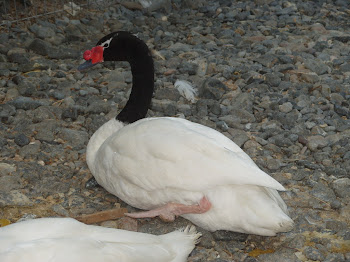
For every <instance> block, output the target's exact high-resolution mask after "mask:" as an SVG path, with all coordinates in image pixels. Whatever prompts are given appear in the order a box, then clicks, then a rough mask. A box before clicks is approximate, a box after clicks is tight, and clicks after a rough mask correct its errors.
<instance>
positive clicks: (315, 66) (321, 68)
mask: <svg viewBox="0 0 350 262" xmlns="http://www.w3.org/2000/svg"><path fill="white" fill-rule="evenodd" d="M304 64H305V67H306V68H308V69H310V70H311V71H313V72H315V73H316V74H317V75H323V74H325V73H327V72H328V70H329V68H328V66H327V65H326V64H324V63H323V62H322V61H321V60H318V59H316V60H313V59H308V60H306V61H305V63H304Z"/></svg>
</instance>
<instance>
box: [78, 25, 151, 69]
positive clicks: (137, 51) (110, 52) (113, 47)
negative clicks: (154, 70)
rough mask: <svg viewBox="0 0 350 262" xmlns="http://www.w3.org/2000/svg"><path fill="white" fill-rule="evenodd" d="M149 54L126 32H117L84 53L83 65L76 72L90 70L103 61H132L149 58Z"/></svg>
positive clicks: (146, 48) (146, 49)
mask: <svg viewBox="0 0 350 262" xmlns="http://www.w3.org/2000/svg"><path fill="white" fill-rule="evenodd" d="M150 56H151V53H150V51H149V49H148V47H147V45H146V44H145V42H143V41H142V40H141V39H139V38H137V37H136V36H135V35H133V34H131V33H129V32H126V31H117V32H114V33H110V34H108V35H106V36H104V37H102V38H101V39H100V40H99V41H98V42H97V44H96V46H95V47H93V48H92V49H91V50H86V51H85V52H84V59H85V60H86V62H85V63H83V64H81V65H80V66H79V67H78V70H84V69H87V68H90V67H92V66H94V65H96V64H98V63H101V62H103V61H128V62H130V64H132V63H133V62H134V61H135V62H136V61H137V60H143V59H144V58H145V57H150Z"/></svg>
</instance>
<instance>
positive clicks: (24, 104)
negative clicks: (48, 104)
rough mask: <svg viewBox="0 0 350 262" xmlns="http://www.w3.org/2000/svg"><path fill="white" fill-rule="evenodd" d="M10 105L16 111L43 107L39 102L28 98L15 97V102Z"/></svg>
mask: <svg viewBox="0 0 350 262" xmlns="http://www.w3.org/2000/svg"><path fill="white" fill-rule="evenodd" d="M9 103H10V104H11V105H13V106H14V107H15V108H16V109H24V110H30V109H35V108H37V107H39V106H42V105H44V104H43V103H42V102H41V101H38V100H34V99H32V98H30V97H23V96H20V97H17V98H16V99H15V100H13V101H11V102H9Z"/></svg>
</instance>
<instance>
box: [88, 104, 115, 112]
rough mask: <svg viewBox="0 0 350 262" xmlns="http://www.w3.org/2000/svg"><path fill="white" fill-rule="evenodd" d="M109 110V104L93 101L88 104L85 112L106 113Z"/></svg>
mask: <svg viewBox="0 0 350 262" xmlns="http://www.w3.org/2000/svg"><path fill="white" fill-rule="evenodd" d="M110 110H111V106H110V105H109V104H108V103H106V102H104V101H95V102H93V103H92V104H91V105H89V106H88V108H87V109H86V112H88V113H90V114H100V113H105V114H107V113H108V112H109V111H110Z"/></svg>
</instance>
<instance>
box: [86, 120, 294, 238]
mask: <svg viewBox="0 0 350 262" xmlns="http://www.w3.org/2000/svg"><path fill="white" fill-rule="evenodd" d="M87 163H88V166H89V168H90V170H91V172H92V174H93V175H94V177H95V178H96V180H97V182H98V183H99V184H100V185H102V186H103V187H104V188H105V189H107V190H108V191H109V192H110V193H112V194H114V195H116V196H118V197H119V198H121V199H122V200H123V201H125V202H127V203H128V204H130V205H132V206H134V207H137V208H140V209H147V210H150V209H154V208H157V207H159V206H162V205H165V204H166V203H169V202H175V203H181V204H184V205H193V204H196V203H198V202H199V201H200V199H201V198H202V197H203V196H205V197H206V198H207V199H208V200H209V201H210V202H211V204H212V207H211V209H210V210H209V211H207V212H205V213H203V214H186V215H183V217H185V218H187V219H188V220H190V221H192V222H193V223H194V224H196V225H198V226H200V227H203V228H204V229H207V230H210V231H215V230H220V229H222V230H231V231H237V232H242V233H251V234H258V235H266V236H273V235H275V234H276V233H277V232H285V231H289V230H290V229H291V228H292V227H293V221H292V220H291V219H290V218H289V217H288V215H287V214H288V211H287V207H286V205H285V203H284V202H283V200H282V199H281V197H280V196H279V194H278V192H277V191H276V190H285V189H284V187H283V186H282V185H281V184H280V183H278V182H277V181H276V180H274V179H273V178H272V177H270V176H269V175H267V174H266V173H265V172H263V171H262V170H260V169H259V168H258V167H257V166H256V164H255V163H254V162H253V160H251V158H250V157H249V156H248V155H247V154H246V153H245V152H243V151H242V149H241V148H240V147H238V146H237V145H236V144H235V143H233V142H232V141H231V140H230V139H228V138H227V137H226V136H224V135H222V134H221V133H219V132H217V131H216V130H214V129H211V128H208V127H205V126H203V125H199V124H196V123H193V122H190V121H187V120H184V119H180V118H170V117H161V118H146V119H142V120H139V121H137V122H135V123H132V124H130V125H126V126H124V124H123V123H121V122H119V121H117V120H115V119H112V120H110V121H109V122H107V123H105V124H104V125H103V126H102V127H100V129H98V130H97V131H96V133H95V134H94V135H93V136H92V138H91V139H90V141H89V144H88V148H87Z"/></svg>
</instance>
